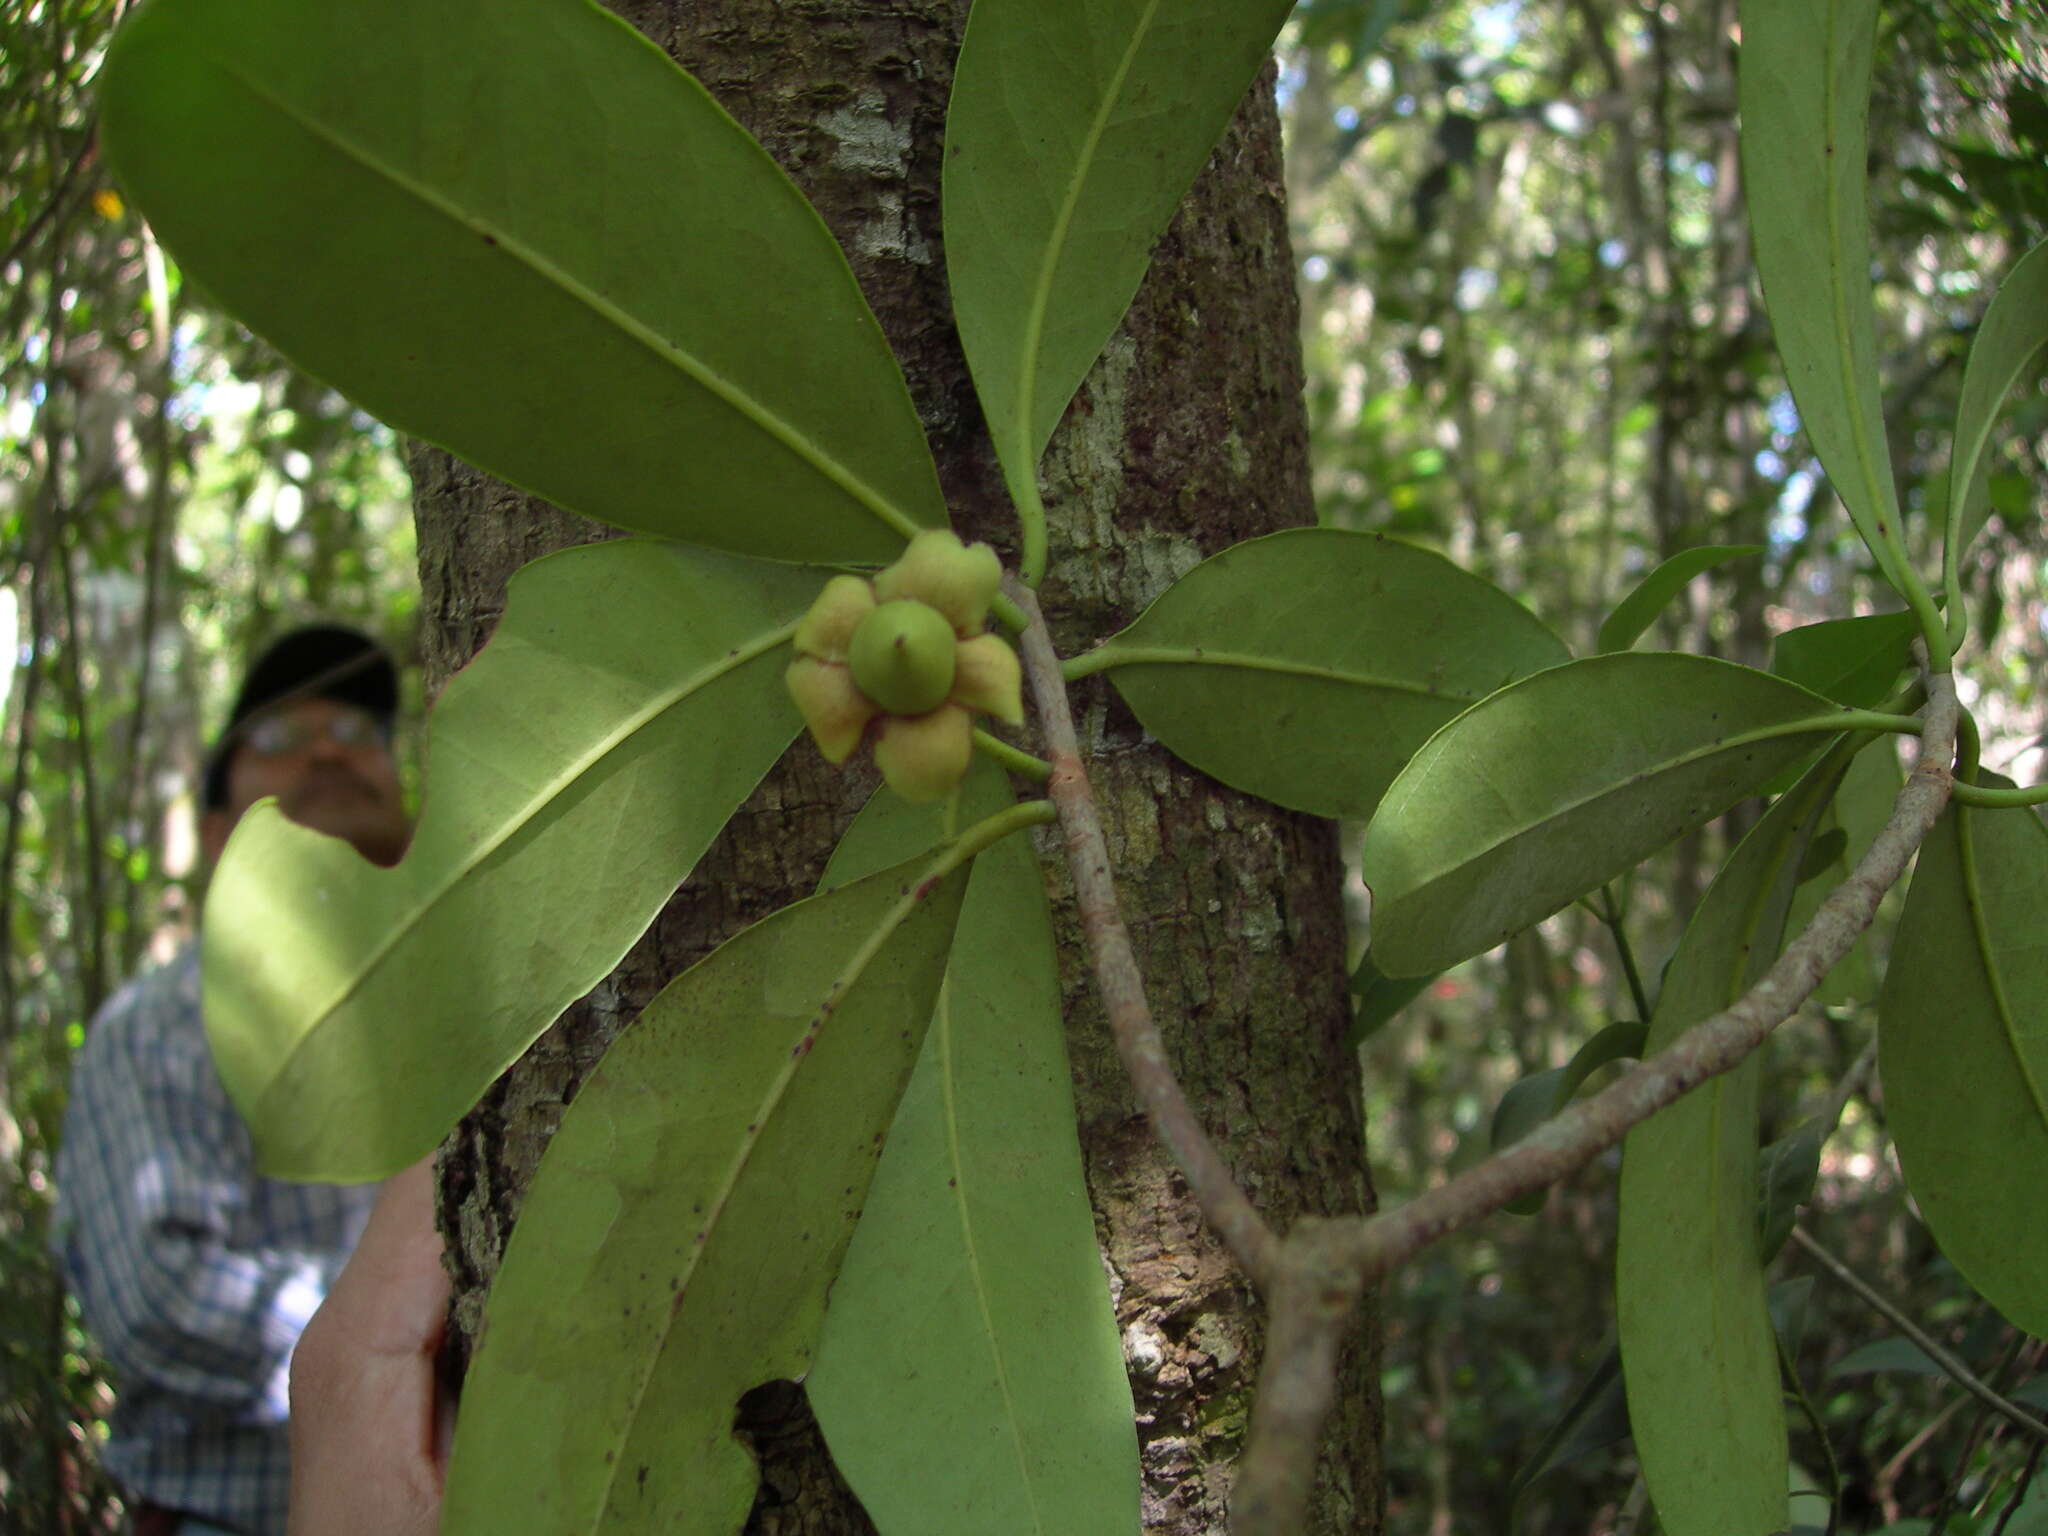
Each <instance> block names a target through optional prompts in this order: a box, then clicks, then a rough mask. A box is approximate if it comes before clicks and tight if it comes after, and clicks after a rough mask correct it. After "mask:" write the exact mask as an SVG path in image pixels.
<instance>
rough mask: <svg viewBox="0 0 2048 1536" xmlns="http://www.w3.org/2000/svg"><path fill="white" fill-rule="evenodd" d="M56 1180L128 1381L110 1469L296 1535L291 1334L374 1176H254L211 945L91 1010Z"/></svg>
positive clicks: (176, 1503)
mask: <svg viewBox="0 0 2048 1536" xmlns="http://www.w3.org/2000/svg"><path fill="white" fill-rule="evenodd" d="M57 1183H58V1201H59V1205H58V1218H57V1230H56V1239H55V1241H56V1244H57V1249H58V1258H59V1260H60V1262H61V1263H62V1265H63V1267H64V1271H65V1274H66V1277H67V1278H68V1280H69V1281H70V1283H71V1286H72V1288H73V1290H74V1291H75V1292H76V1293H77V1295H78V1303H79V1306H80V1308H81V1309H82V1310H83V1312H84V1314H85V1320H86V1323H87V1325H88V1326H89V1327H90V1328H91V1329H92V1332H93V1335H94V1337H95V1338H96V1339H97V1340H98V1342H99V1345H100V1349H101V1351H102V1352H103V1354H104V1355H105V1357H106V1360H107V1363H108V1364H109V1365H110V1366H111V1367H112V1368H113V1371H114V1378H115V1385H116V1387H117V1389H118V1399H117V1401H116V1403H115V1407H114V1412H113V1417H112V1421H111V1425H110V1431H111V1432H110V1436H109V1439H108V1442H107V1447H106V1452H105V1457H104V1460H105V1463H106V1466H107V1469H108V1470H109V1471H110V1472H112V1473H113V1474H114V1475H115V1476H116V1477H117V1478H119V1479H120V1480H121V1481H122V1482H123V1483H124V1484H125V1485H126V1486H127V1487H128V1488H129V1489H130V1490H131V1491H132V1492H133V1493H134V1494H135V1495H136V1496H138V1497H140V1498H142V1499H145V1500H147V1501H149V1502H150V1503H154V1504H163V1505H168V1506H170V1507H171V1508H173V1509H179V1510H183V1511H186V1512H187V1513H189V1514H192V1515H196V1516H200V1517H202V1518H204V1519H207V1520H211V1521H216V1522H218V1523H220V1524H222V1525H225V1526H228V1527H230V1528H232V1529H234V1530H237V1531H246V1532H249V1533H250V1536H273V1533H275V1536H282V1533H283V1531H284V1528H285V1504H286V1496H287V1494H288V1492H289V1486H290V1471H289V1467H288V1464H287V1461H286V1454H287V1453H286V1447H285V1412H286V1397H285V1387H286V1381H287V1374H288V1373H287V1366H288V1364H289V1362H290V1359H291V1352H292V1346H293V1345H294V1344H296V1343H297V1342H298V1337H299V1332H300V1330H301V1329H303V1328H304V1327H305V1326H306V1322H307V1320H308V1319H309V1318H311V1317H312V1315H313V1311H314V1309H315V1308H316V1307H318V1306H319V1305H320V1299H321V1297H323V1296H324V1295H326V1293H327V1288H328V1286H329V1285H330V1284H331V1283H332V1282H333V1280H334V1277H335V1275H336V1274H337V1273H338V1272H339V1270H340V1268H341V1265H342V1261H343V1260H344V1259H345V1258H346V1257H347V1255H348V1252H349V1250H350V1249H351V1248H353V1247H354V1246H355V1242H356V1239H357V1238H358V1237H359V1236H360V1235H361V1234H362V1230H363V1223H364V1222H365V1221H366V1220H367V1219H368V1217H369V1213H370V1205H371V1202H372V1201H373V1200H374V1199H375V1198H376V1193H377V1186H375V1185H373V1184H365V1185H355V1186H351V1187H341V1186H337V1185H328V1184H288V1183H285V1182H283V1181H281V1180H276V1179H265V1178H260V1177H258V1176H257V1174H256V1172H255V1166H254V1155H253V1153H252V1150H251V1145H250V1140H249V1133H248V1130H247V1128H246V1127H244V1126H243V1124H242V1122H241V1119H240V1117H239V1116H238V1115H237V1114H236V1113H235V1109H234V1106H233V1105H232V1104H231V1103H230V1102H229V1100H228V1097H227V1092H226V1090H225V1089H223V1088H222V1087H221V1082H220V1078H219V1075H218V1074H217V1073H216V1072H215V1071H214V1067H213V1057H212V1055H211V1053H210V1052H209V1051H208V1049H207V1044H206V1031H205V1028H204V1026H203V1025H202V1024H201V1022H200V1016H199V954H198V946H197V945H187V946H186V947H185V948H184V949H183V950H182V951H180V952H179V954H178V955H177V957H176V958H175V959H174V960H172V961H171V962H170V963H169V964H168V965H166V966H163V967H162V968H160V969H158V970H155V971H152V972H150V973H148V974H147V975H144V976H142V977H140V978H138V979H137V980H135V981H132V982H130V983H129V984H128V985H127V986H126V987H124V988H122V989H121V991H120V992H118V993H117V994H115V996H114V997H113V998H112V999H111V1000H110V1001H109V1002H108V1003H107V1005H106V1007H105V1008H103V1009H102V1010H101V1011H100V1015H99V1017H98V1018H97V1019H96V1020H95V1021H94V1023H93V1028H92V1031H91V1033H90V1035H89V1036H88V1037H87V1040H86V1043H85V1048H84V1050H83V1051H82V1052H80V1054H79V1058H78V1063H77V1068H76V1070H75V1071H74V1073H73V1075H72V1081H71V1102H70V1108H69V1110H68V1111H67V1113H66V1118H65V1122H64V1138H63V1144H62V1147H61V1149H60V1150H59V1153H58V1158H57Z"/></svg>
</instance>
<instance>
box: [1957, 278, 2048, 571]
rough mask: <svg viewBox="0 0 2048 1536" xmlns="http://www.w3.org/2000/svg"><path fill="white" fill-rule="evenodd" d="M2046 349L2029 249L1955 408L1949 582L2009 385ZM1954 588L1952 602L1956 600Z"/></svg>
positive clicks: (1976, 519)
mask: <svg viewBox="0 0 2048 1536" xmlns="http://www.w3.org/2000/svg"><path fill="white" fill-rule="evenodd" d="M2044 349H2048V244H2042V245H2037V246H2035V247H2034V248H2033V249H2032V250H2031V251H2029V252H2027V254H2026V255H2024V256H2022V257H2021V258H2020V259H2019V261H2018V262H2016V263H2015V264H2014V265H2013V269H2012V271H2011V272H2009V273H2007V274H2006V278H2005V281H2004V282H2003V283H2001V284H1999V287H1998V293H1997V295H1996V297H1994V298H1993V299H1992V301H1991V307H1990V308H1989V309H1987V310H1985V312H1984V320H1983V323H1982V324H1981V325H1979V326H1978V327H1977V336H1976V339H1975V340H1974V341H1973V342H1972V343H1971V344H1970V361H1969V365H1968V367H1967V369H1966V370H1965V371H1964V374H1963V387H1962V396H1961V398H1960V399H1959V400H1958V401H1957V403H1956V431H1955V444H1954V447H1953V448H1952V449H1951V450H1950V452H1949V481H1948V505H1949V522H1950V527H1949V530H1948V539H1947V543H1946V545H1945V548H1944V568H1945V569H1946V570H1948V571H1949V572H1950V573H1951V575H1953V574H1954V573H1955V572H1956V570H1957V568H1958V566H1959V565H1960V563H1961V556H1962V552H1963V551H1964V550H1965V549H1967V548H1968V547H1969V546H1970V543H1971V541H1972V540H1973V539H1974V538H1975V537H1976V535H1977V532H1978V530H1979V529H1980V528H1981V527H1982V525H1983V523H1982V514H1981V513H1979V512H1978V511H1977V509H1976V505H1975V502H1974V497H1975V494H1976V489H1977V485H1978V482H1979V481H1980V480H1981V479H1982V477H1983V454H1984V445H1985V443H1986V441H1987V440H1988V439H1989V437H1990V436H1991V428H1992V425H1993V424H1994V423H1995V422H1996V421H1997V420H1998V416H1999V412H2000V411H2001V410H2002V409H2003V408H2004V406H2005V402H2006V397H2007V396H2008V395H2010V394H2011V393H2012V389H2013V386H2014V385H2015V384H2017V383H2019V382H2020V381H2021V380H2022V379H2023V378H2025V377H2026V376H2027V375H2028V374H2029V373H2030V372H2034V371H2038V369H2039V365H2040V359H2041V354H2042V352H2043V350H2044ZM1958 591H1959V589H1952V591H1951V594H1950V602H1951V603H1952V604H1955V603H1956V602H1957V601H1958Z"/></svg>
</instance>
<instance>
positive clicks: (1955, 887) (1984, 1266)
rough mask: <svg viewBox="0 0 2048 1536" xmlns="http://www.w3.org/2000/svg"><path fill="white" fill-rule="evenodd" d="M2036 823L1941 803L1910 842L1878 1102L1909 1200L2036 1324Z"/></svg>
mask: <svg viewBox="0 0 2048 1536" xmlns="http://www.w3.org/2000/svg"><path fill="white" fill-rule="evenodd" d="M2043 935H2048V826H2043V824H2042V822H2041V818H2040V817H2039V816H2038V815H2036V814H2035V813H2034V812H2033V811H2031V810H1996V811H1973V810H1969V809H1966V808H1965V807H1962V806H1955V805H1952V806H1950V808H1949V809H1948V811H1947V812H1946V813H1944V815H1943V816H1942V818H1941V820H1940V821H1939V822H1937V823H1936V824H1935V828H1934V830H1933V832H1931V833H1930V834H1929V835H1928V838H1927V841H1926V842H1925V843H1923V844H1922V845H1921V848H1920V862H1919V865H1918V867H1917V868H1916V869H1915V871H1914V873H1913V884H1912V888H1911V889H1910V890H1909V891H1908V892H1907V895H1906V910H1905V913H1904V915H1903V916H1902V917H1901V918H1900V919H1899V930H1898V934H1897V937H1896V938H1895V939H1894V940H1893V942H1892V956H1891V964H1890V966H1889V968H1888V969H1887V970H1886V973H1885V980H1884V992H1883V994H1882V996H1881V998H1880V1000H1879V1003H1878V1018H1879V1029H1878V1069H1879V1072H1880V1073H1881V1075H1882V1077H1883V1079H1884V1099H1885V1114H1886V1117H1887V1119H1888V1121H1889V1123H1890V1125H1891V1130H1892V1135H1893V1136H1894V1137H1895V1138H1896V1140H1897V1143H1898V1150H1899V1163H1900V1166H1901V1168H1902V1169H1903V1171H1904V1173H1905V1175H1906V1187H1907V1188H1908V1189H1909V1190H1911V1191H1912V1194H1913V1199H1914V1201H1915V1202H1916V1203H1917V1204H1918V1205H1919V1207H1920V1214H1921V1215H1922V1216H1923V1217H1924V1218H1925V1219H1926V1221H1927V1225H1928V1227H1929V1228H1930V1229H1931V1230H1932V1231H1933V1233H1934V1238H1935V1241H1936V1242H1938V1243H1939V1244H1940V1245H1941V1251H1942V1252H1943V1253H1944V1254H1946V1255H1947V1256H1948V1259H1949V1261H1950V1262H1951V1263H1953V1264H1954V1265H1955V1267H1956V1268H1957V1269H1959V1270H1961V1271H1962V1273H1963V1276H1964V1278H1965V1279H1967V1280H1968V1281H1969V1282H1970V1284H1971V1285H1973V1286H1975V1287H1976V1288H1977V1289H1978V1291H1980V1292H1981V1293H1982V1294H1983V1296H1984V1298H1985V1299H1986V1300H1987V1301H1989V1302H1990V1303H1991V1304H1992V1305H1993V1306H1995V1307H1996V1308H1998V1310H1999V1311H2000V1312H2002V1313H2004V1314H2005V1316H2006V1317H2007V1318H2009V1319H2010V1320H2011V1321H2012V1322H2014V1323H2017V1324H2018V1325H2019V1326H2020V1327H2022V1328H2024V1329H2026V1330H2027V1331H2028V1332H2029V1333H2033V1334H2041V1335H2048V1286H2044V1285H2043V1284H2042V1279H2041V1277H2042V1276H2043V1275H2048V1224H2044V1223H2043V1222H2042V1221H2041V1219H2040V1217H2041V1191H2042V1190H2043V1189H2048V943H2044V942H2043Z"/></svg>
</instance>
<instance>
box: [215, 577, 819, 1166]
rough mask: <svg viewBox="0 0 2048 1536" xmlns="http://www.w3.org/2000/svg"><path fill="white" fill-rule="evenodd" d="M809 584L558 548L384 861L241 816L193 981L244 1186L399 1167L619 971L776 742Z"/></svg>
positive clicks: (455, 714) (783, 723) (786, 722)
mask: <svg viewBox="0 0 2048 1536" xmlns="http://www.w3.org/2000/svg"><path fill="white" fill-rule="evenodd" d="M822 574H823V573H821V572H818V571H816V570H806V569H804V568H802V567H788V566H780V565H769V564H766V563H763V562H759V561H751V560H742V559H739V558H737V557H733V556H723V555H715V554H711V553H709V552H708V551H699V550H692V549H689V548H686V547H683V546H679V545H650V544H646V543H641V542H637V541H613V542H610V543H603V544H596V545H588V546H585V547H583V548H580V549H574V550H565V551H563V552H562V553H561V554H558V555H555V556H551V557H550V558H548V559H546V560H542V561H539V562H537V563H536V564H534V565H532V566H530V567H528V568H527V569H526V570H525V571H523V572H522V573H521V574H520V575H519V577H518V578H517V579H516V580H515V582H514V583H513V590H512V593H511V597H510V600H509V604H508V608H507V612H506V616H505V619H504V621H503V624H502V626H501V627H500V629H499V631H498V634H497V636H496V637H495V638H494V639H493V640H492V642H491V644H490V645H489V646H488V647H487V648H486V649H485V651H484V654H483V655H482V656H481V657H480V658H479V659H478V661H477V662H476V663H475V665H473V666H472V667H470V668H469V669H468V670H466V671H465V672H464V673H463V674H462V676H461V677H459V678H458V679H456V680H455V681H454V682H453V683H451V684H450V685H449V688H448V691H447V694H446V696H445V697H444V699H443V700H442V702H441V705H440V707H439V708H438V709H436V710H435V712H434V716H433V734H432V739H431V741H430V743H429V748H428V764H429V766H428V779H427V794H426V808H425V813H424V814H423V815H422V816H421V818H420V822H419V826H418V828H417V830H416V832H415V834H414V838H413V845H412V848H411V850H410V851H409V852H408V853H407V855H406V857H405V859H404V860H403V861H402V862H401V863H400V864H398V865H397V866H396V867H394V868H392V869H388V870H383V869H377V868H375V867H374V866H372V865H370V864H368V863H366V862H365V861H364V860H363V859H362V858H361V857H360V856H359V855H358V854H357V853H356V852H355V850H354V849H352V848H350V847H349V846H348V845H347V844H346V843H343V842H341V841H339V840H337V839H335V838H331V837H326V836H323V835H321V834H319V833H316V832H311V831H308V830H306V829H304V828H302V827H300V826H298V825H296V824H295V823H293V822H290V821H288V820H286V819H285V817H284V815H283V814H282V813H281V812H279V811H277V810H276V809H275V808H274V807H272V808H262V807H259V808H258V809H256V810H254V811H252V812H250V813H249V814H248V815H246V816H245V817H243V819H242V821H241V823H240V825H238V826H237V827H236V829H235V833H234V836H233V838H231V839H230V851H229V853H228V854H227V855H226V856H224V857H223V858H222V860H221V866H220V870H219V873H218V874H217V876H216V877H215V881H214V886H213V889H212V891H211V893H210V894H209V896H208V899H207V904H206V928H205V953H204V967H203V974H204V977H205V987H206V1022H207V1030H208V1035H209V1038H210V1039H211V1041H212V1043H213V1050H214V1056H215V1060H216V1061H217V1062H218V1063H219V1065H220V1071H221V1077H222V1080H223V1081H224V1082H225V1083H226V1084H227V1087H228V1091H229V1092H230V1094H232V1095H233V1097H234V1099H235V1102H236V1103H237V1104H238V1105H239V1106H240V1107H241V1109H242V1112H243V1114H244V1116H245V1117H246V1118H247V1119H248V1121H249V1123H250V1126H251V1128H252V1130H253V1132H254V1134H255V1137H256V1142H257V1147H258V1156H259V1158H260V1161H261V1163H262V1166H264V1167H265V1168H266V1169H268V1170H270V1171H271V1172H273V1173H274V1174H279V1175H288V1176H291V1177H294V1178H301V1179H312V1178H321V1179H328V1180H342V1181H346V1180H350V1179H366V1178H381V1177H383V1176H384V1175H386V1174H389V1173H392V1172H395V1171H396V1170H397V1169H399V1168H402V1167H404V1166H405V1165H406V1164H408V1163H410V1162H413V1161H415V1160H416V1159H418V1158H419V1157H421V1156H423V1155H425V1154H426V1153H427V1152H428V1151H430V1150H431V1149H432V1148H433V1146H434V1143H435V1142H437V1141H438V1140H439V1139H440V1138H441V1137H442V1136H443V1135H445V1134H446V1133H447V1131H448V1129H449V1127H451V1126H452V1125H453V1124H454V1123H455V1121H456V1120H457V1119H459V1118H460V1117H461V1116H462V1115H463V1114H464V1113H465V1112H466V1111H467V1110H468V1109H469V1107H470V1106H471V1105H472V1104H474V1103H475V1102H476V1100H477V1098H478V1096H479V1095H480V1094H482V1092H483V1090H484V1089H485V1088H486V1087H487V1086H489V1084H490V1082H491V1080H492V1079H493V1078H494V1077H496V1076H497V1075H498V1074H499V1073H500V1072H502V1071H504V1069H505V1068H506V1067H507V1066H508V1065H509V1064H510V1063H511V1062H512V1061H513V1059H514V1058H516V1057H517V1056H518V1055H519V1053H520V1052H521V1051H523V1050H525V1049H526V1047H527V1045H528V1044H530V1043H531V1042H532V1040H533V1038H534V1036H535V1035H537V1034H539V1033H540V1031H541V1030H543V1029H545V1028H546V1027H547V1025H548V1024H549V1023H550V1022H551V1021H552V1020H553V1019H554V1017H555V1016H556V1015H557V1014H558V1013H560V1012H561V1010H562V1009H563V1008H564V1007H566V1006H567V1005H568V1004H569V1003H570V1002H572V1001H573V1000H574V999H576V998H577V997H579V996H580V995H582V994H583V993H584V992H586V991H588V990H589V989H590V988H591V986H593V985H594V984H595V983H596V982H597V981H598V979H599V978H601V977H602V976H603V975H604V974H605V973H606V972H607V971H609V970H610V969H611V968H612V967H613V966H614V965H616V964H617V963H618V960H619V957H620V956H621V955H622V954H624V953H625V951H626V948H627V946H629V945H630V944H631V943H632V942H633V940H634V939H636V938H638V937H639V935H640V933H641V931H642V930H643V929H644V928H645V927H646V926H647V923H648V922H649V920H650V919H651V918H652V917H653V915H654V913H655V911H656V910H658V909H659V908H660V906H661V904H662V902H663V901H664V900H666V899H667V897H668V895H669V893H670V892H672V891H673V890H674V889H675V887H676V885H677V883H678V882H679V881H680V880H681V879H682V878H683V876H684V875H686V874H688V873H689V871H690V868H691V866H693V865H694V864H695V863H696V862H697V859H698V857H699V855H701V854H702V852H703V851H704V849H705V847H706V846H708V845H709V843H710V841H711V839H712V838H713V837H715V836H716V835H717V833H718V830H719V829H720V828H721V827H722V826H724V825H725V822H726V820H727V818H729V817H730V816H731V815H732V813H733V811H734V809H735V808H736V807H737V806H738V805H739V803H740V801H742V800H744V799H745V798H746V796H747V794H748V792H749V791H750V790H752V789H753V787H754V785H755V783H756V782H757V781H759V779H760V777H761V776H762V775H763V774H764V773H766V772H767V771H768V769H769V768H770V766H772V765H773V763H774V761H775V759H776V758H777V757H778V756H780V755H781V753H782V751H783V749H784V748H785V747H787V746H788V745H789V741H790V738H791V737H792V736H793V735H794V734H795V732H796V729H797V726H796V717H795V712H794V711H793V710H792V709H791V708H790V707H789V705H788V702H787V700H786V698H785V697H784V695H783V691H782V669H783V666H784V664H785V662H786V657H785V655H784V654H783V652H784V647H785V646H786V645H787V643H788V640H789V637H790V635H791V634H792V633H793V632H794V629H795V625H796V622H797V620H798V619H799V618H800V617H801V616H802V614H803V611H804V608H805V606H806V604H807V603H808V602H809V600H810V598H811V597H812V596H813V595H814V594H815V592H816V590H817V587H818V584H819V582H820V580H821V579H822ZM685 760H687V761H688V762H689V764H690V771H689V773H688V774H687V775H682V776H679V775H678V774H677V771H676V765H677V764H678V763H680V762H683V761H685ZM628 829H630V830H628ZM428 1021H430V1022H431V1027H422V1026H423V1023H425V1022H428Z"/></svg>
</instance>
